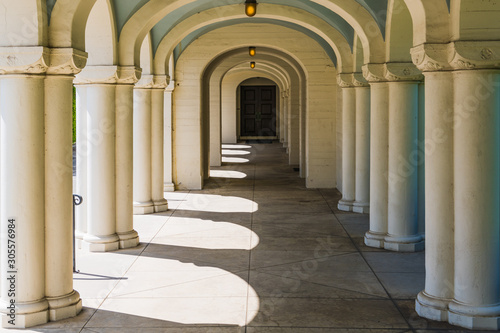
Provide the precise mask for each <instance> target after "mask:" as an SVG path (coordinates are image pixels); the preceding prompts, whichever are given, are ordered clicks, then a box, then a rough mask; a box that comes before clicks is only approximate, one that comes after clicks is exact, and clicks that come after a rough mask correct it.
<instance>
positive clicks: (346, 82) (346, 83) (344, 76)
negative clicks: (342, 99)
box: [337, 73, 354, 88]
mask: <svg viewBox="0 0 500 333" xmlns="http://www.w3.org/2000/svg"><path fill="white" fill-rule="evenodd" d="M352 74H353V73H339V74H337V84H338V85H339V86H340V87H341V88H352V87H354V83H353V81H352V80H353V76H352Z"/></svg>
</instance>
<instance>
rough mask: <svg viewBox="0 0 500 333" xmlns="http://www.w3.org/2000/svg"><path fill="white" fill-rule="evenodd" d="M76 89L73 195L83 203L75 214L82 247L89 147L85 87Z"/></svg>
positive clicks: (85, 215)
mask: <svg viewBox="0 0 500 333" xmlns="http://www.w3.org/2000/svg"><path fill="white" fill-rule="evenodd" d="M75 88H76V189H75V191H74V192H75V194H78V195H80V196H81V197H82V198H83V202H82V203H81V204H80V205H79V206H78V207H77V208H76V212H75V229H76V230H75V234H76V245H77V247H78V248H81V246H82V240H83V237H84V235H85V234H86V233H87V210H88V207H87V156H88V154H89V149H90V147H89V145H90V144H91V143H90V141H89V140H88V138H87V112H88V111H87V86H86V85H75Z"/></svg>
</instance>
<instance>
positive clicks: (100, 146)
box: [83, 83, 119, 252]
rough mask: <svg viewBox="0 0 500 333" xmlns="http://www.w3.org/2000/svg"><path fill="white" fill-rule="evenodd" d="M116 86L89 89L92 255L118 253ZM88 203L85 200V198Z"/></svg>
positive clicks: (86, 242) (88, 243) (89, 231)
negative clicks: (116, 251) (94, 253)
mask: <svg viewBox="0 0 500 333" xmlns="http://www.w3.org/2000/svg"><path fill="white" fill-rule="evenodd" d="M115 92H116V85H114V84H100V83H96V84H90V85H88V86H87V108H88V113H87V137H88V138H89V141H90V145H89V155H88V157H87V158H88V160H87V183H88V187H87V208H88V210H87V234H85V236H84V238H83V240H84V242H83V246H84V247H85V248H86V249H88V250H89V251H92V252H104V251H113V250H117V249H118V247H119V238H118V235H117V234H116V182H115ZM84 200H85V199H84Z"/></svg>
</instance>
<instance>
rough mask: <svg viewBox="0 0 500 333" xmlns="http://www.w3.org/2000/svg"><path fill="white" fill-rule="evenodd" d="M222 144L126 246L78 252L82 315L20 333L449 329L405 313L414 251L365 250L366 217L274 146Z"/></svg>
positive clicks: (416, 267)
mask: <svg viewBox="0 0 500 333" xmlns="http://www.w3.org/2000/svg"><path fill="white" fill-rule="evenodd" d="M223 148H224V149H223V155H224V160H223V162H224V163H223V166H222V167H218V168H213V169H212V172H211V175H212V178H211V179H210V181H209V182H208V183H207V184H206V188H205V189H204V190H203V191H190V192H175V193H166V196H167V199H168V201H169V207H170V210H169V211H168V212H166V213H161V214H154V215H146V216H136V217H135V228H136V230H137V231H138V232H139V235H140V238H141V244H140V246H139V247H138V248H136V249H131V250H120V251H117V252H112V253H85V252H82V251H78V256H77V266H78V269H79V270H80V271H81V272H80V274H75V275H74V279H75V289H76V290H78V291H79V292H80V293H81V295H82V298H83V300H84V310H83V312H82V314H81V315H79V316H78V317H76V318H74V319H71V320H64V321H61V322H56V323H49V324H47V325H43V326H40V327H37V328H34V329H32V330H31V331H33V332H85V333H91V332H103V333H111V332H123V333H136V332H141V333H149V332H154V333H159V332H209V333H210V332H214V333H215V332H217V333H219V332H220V333H226V332H228V333H229V332H247V333H257V332H259V333H260V332H265V333H282V332H283V333H284V332H286V333H299V332H300V333H302V332H304V333H305V332H311V333H320V332H321V333H323V332H426V331H434V332H435V331H436V330H438V331H439V332H446V331H448V330H450V332H451V331H452V330H453V332H458V331H459V330H456V329H454V328H453V327H452V326H449V325H448V324H445V323H438V322H431V321H427V320H425V319H422V318H420V317H418V316H417V315H416V313H415V312H414V310H413V309H414V298H415V296H416V294H417V293H418V292H419V291H421V290H422V289H423V287H424V253H391V252H387V251H382V250H377V249H372V248H368V247H365V246H364V245H363V241H362V237H363V235H364V233H365V231H366V230H367V229H368V216H367V215H359V214H348V213H341V212H339V211H337V210H336V206H337V204H336V203H337V201H338V200H339V194H338V192H337V191H334V190H321V191H320V190H308V189H306V188H305V187H304V181H303V180H302V179H300V178H299V173H298V172H297V171H294V170H293V168H292V167H290V166H288V165H287V163H286V161H287V156H286V154H285V150H284V149H283V148H281V146H280V145H279V144H277V143H274V144H254V145H247V144H239V145H224V146H223Z"/></svg>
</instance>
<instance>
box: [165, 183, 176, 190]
mask: <svg viewBox="0 0 500 333" xmlns="http://www.w3.org/2000/svg"><path fill="white" fill-rule="evenodd" d="M163 192H175V185H174V183H164V184H163Z"/></svg>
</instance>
